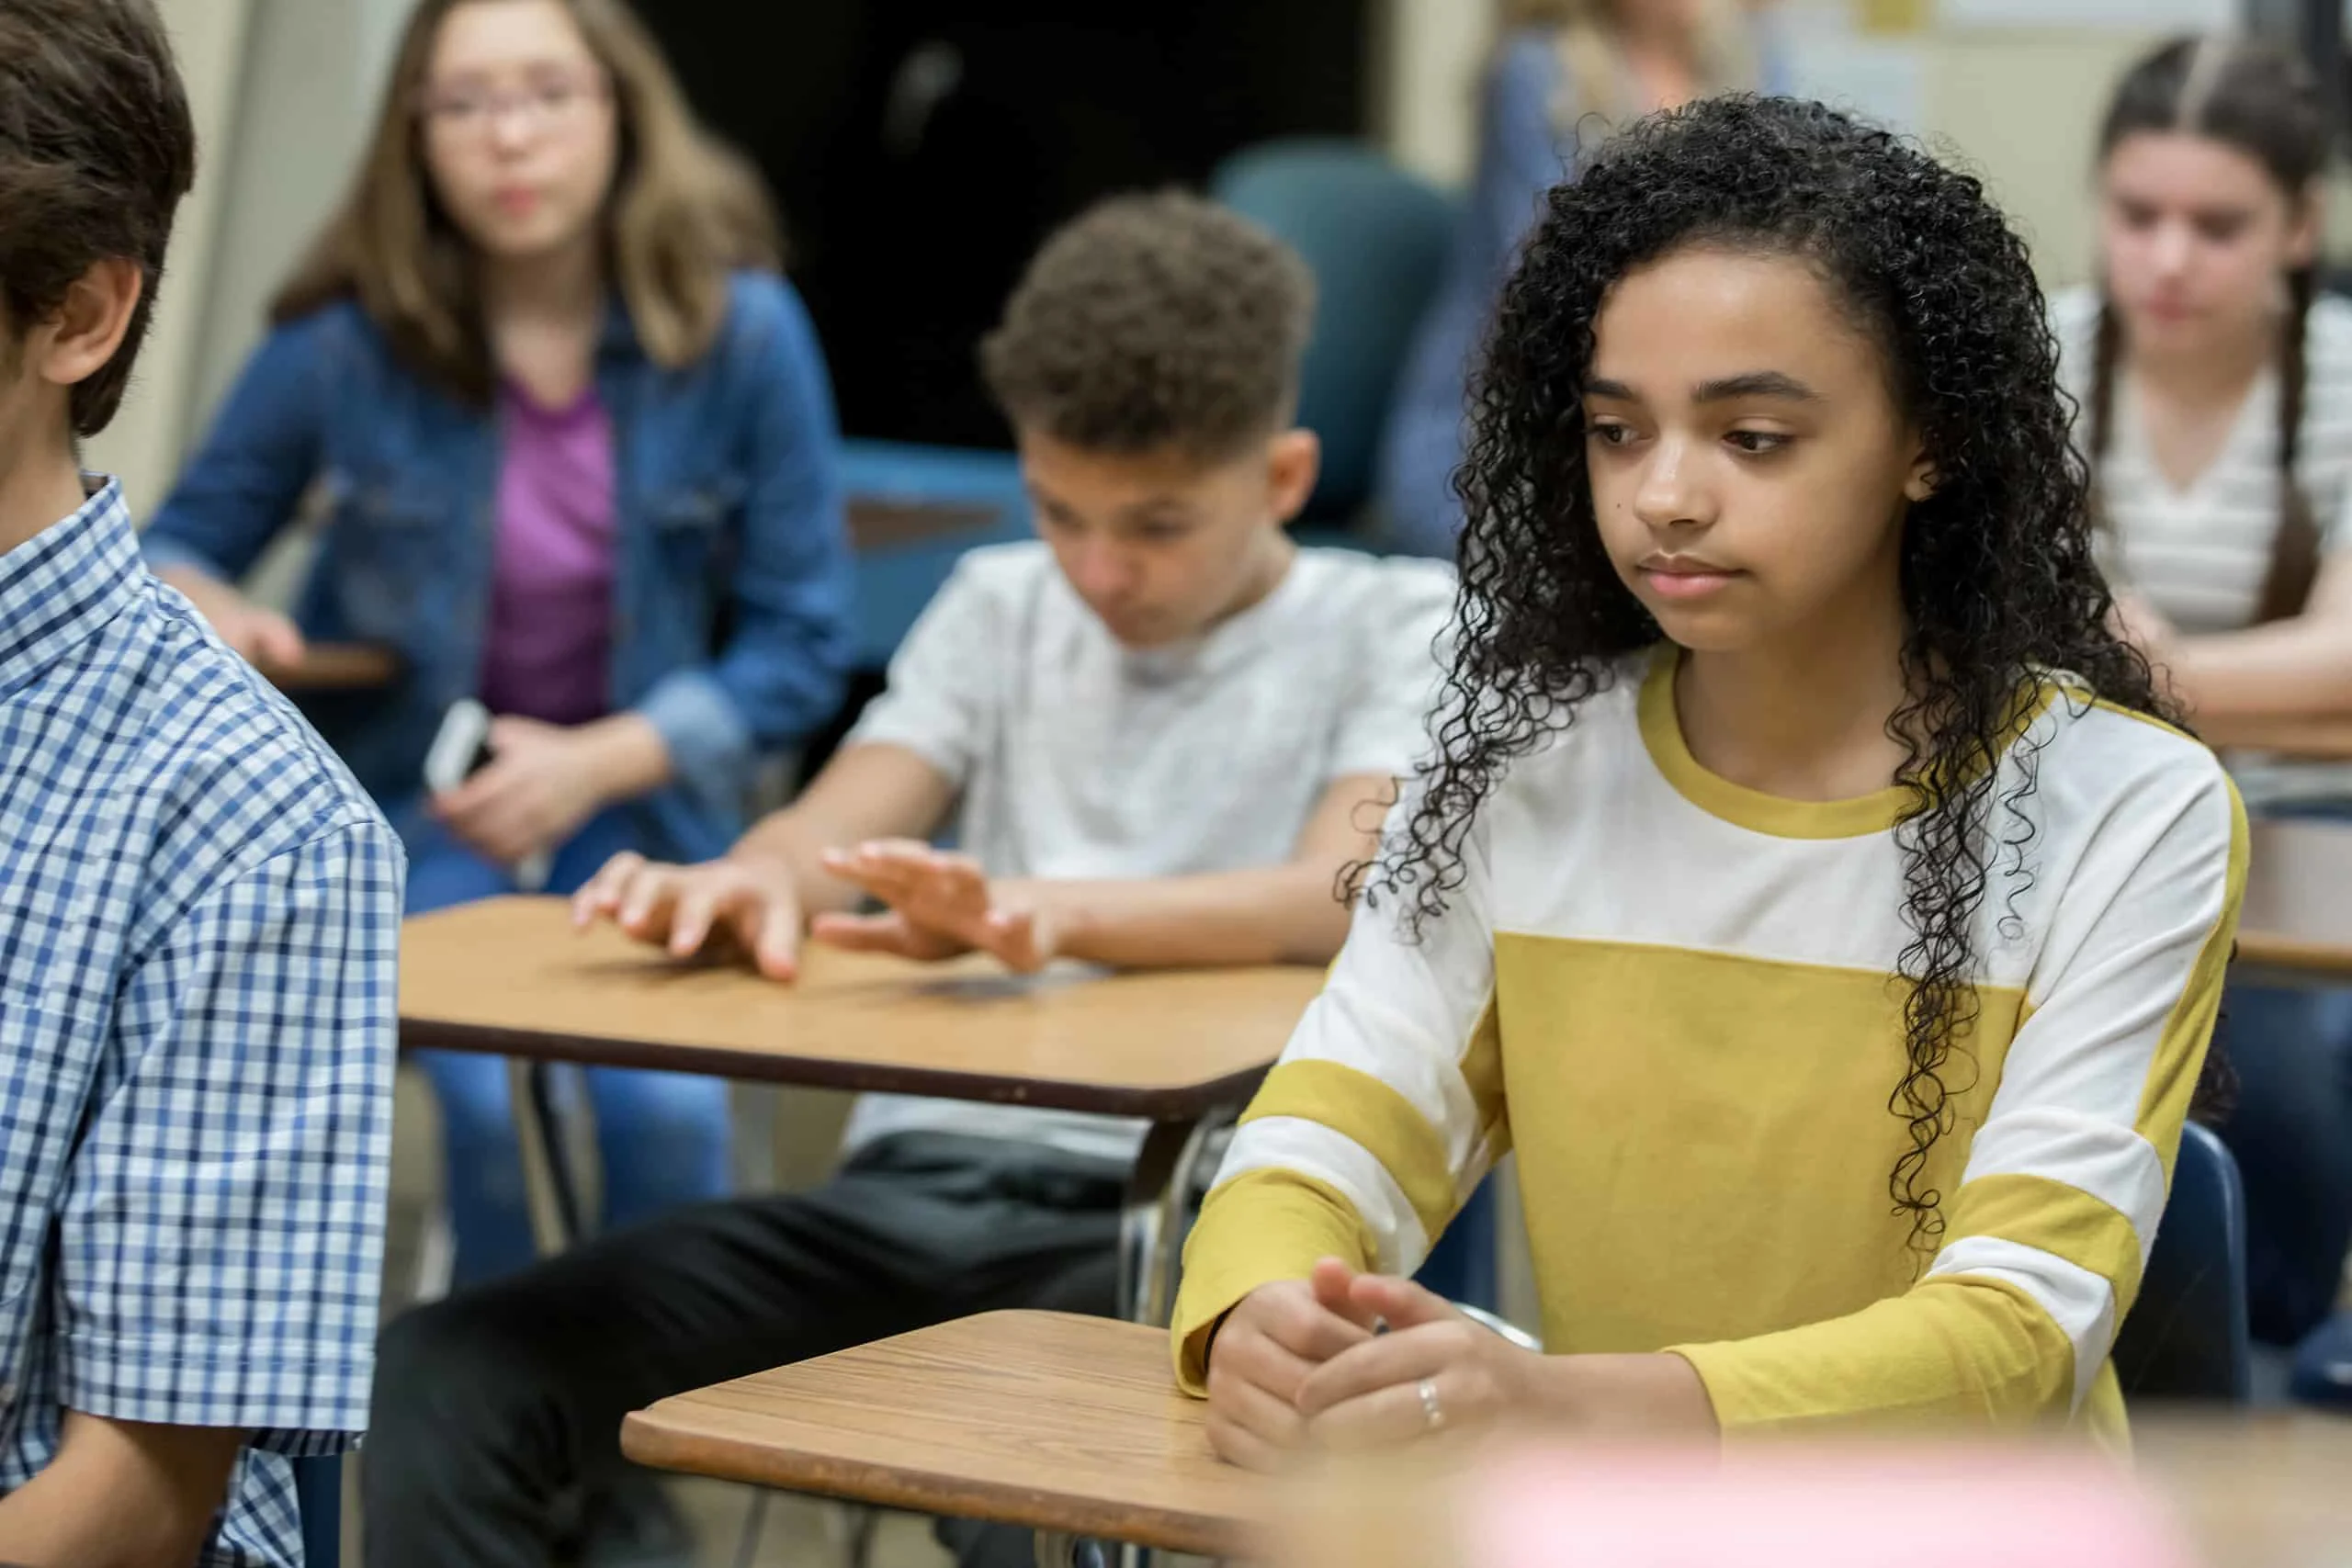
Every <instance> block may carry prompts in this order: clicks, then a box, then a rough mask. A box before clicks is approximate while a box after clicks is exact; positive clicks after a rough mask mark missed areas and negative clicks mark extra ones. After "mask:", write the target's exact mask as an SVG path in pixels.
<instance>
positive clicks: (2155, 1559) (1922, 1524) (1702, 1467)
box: [1457, 1446, 2198, 1568]
mask: <svg viewBox="0 0 2352 1568" xmlns="http://www.w3.org/2000/svg"><path fill="white" fill-rule="evenodd" d="M1461 1502H1462V1504H1463V1505H1464V1506H1463V1507H1462V1508H1461V1511H1460V1513H1459V1514H1458V1515H1457V1517H1458V1518H1459V1519H1460V1520H1461V1521H1462V1527H1463V1529H1464V1534H1465V1535H1466V1537H1467V1540H1466V1542H1465V1545H1466V1546H1467V1548H1468V1550H1467V1551H1464V1553H1463V1557H1464V1562H1469V1563H1475V1564H1478V1565H1479V1568H1783V1565H1784V1564H1785V1565H1787V1568H1799V1565H1802V1568H1887V1565H1888V1564H1890V1563H1900V1564H1901V1565H1902V1568H1993V1565H1996V1564H1997V1565H1998V1568H2193V1565H2194V1564H2195V1563H2196V1562H2197V1561H2198V1559H2197V1558H2196V1556H2195V1555H2193V1554H2192V1553H2191V1551H2189V1549H2188V1545H2187V1543H2186V1542H2185V1541H2184V1540H2182V1538H2181V1536H2180V1535H2179V1533H2178V1532H2177V1530H2176V1529H2174V1528H2173V1526H2172V1522H2171V1521H2170V1520H2169V1519H2167V1518H2166V1517H2165V1515H2164V1514H2163V1512H2161V1511H2160V1510H2159V1509H2157V1508H2156V1507H2155V1506H2154V1503H2153V1502H2152V1501H2151V1500H2150V1499H2149V1498H2148V1497H2147V1496H2146V1495H2144V1494H2143V1492H2141V1491H2140V1490H2139V1489H2138V1488H2137V1487H2135V1486H2134V1485H2133V1484H2132V1483H2131V1479H2130V1477H2129V1476H2128V1475H2127V1474H2126V1473H2124V1472H2122V1471H2121V1470H2120V1469H2119V1468H2118V1467H2117V1466H2116V1465H2115V1464H2114V1463H2112V1462H2111V1461H2105V1460H2102V1459H2100V1458H2098V1456H2096V1455H2092V1454H2078V1453H2070V1452H2065V1451H2057V1452H2053V1451H2051V1450H2041V1449H2030V1450H1998V1449H1989V1448H1988V1449H1981V1450H1979V1449H1968V1448H1955V1449H1916V1450H1915V1449H1902V1450H1879V1449H1863V1448H1857V1449H1846V1448H1830V1449H1818V1448H1807V1449H1804V1450H1798V1449H1794V1448H1792V1449H1788V1450H1774V1451H1763V1452H1754V1453H1750V1454H1747V1455H1742V1456H1738V1457H1736V1458H1732V1459H1726V1460H1717V1459H1713V1458H1702V1457H1693V1456H1691V1455H1688V1454H1683V1453H1676V1452H1658V1453H1648V1454H1622V1453H1621V1454H1596V1453H1595V1452H1593V1451H1592V1450H1589V1449H1573V1448H1566V1447H1560V1448H1554V1447H1548V1446H1544V1447H1536V1448H1532V1449H1520V1450H1510V1451H1508V1452H1504V1453H1498V1454H1497V1455H1496V1456H1495V1457H1494V1458H1493V1460H1492V1461H1491V1462H1489V1463H1487V1464H1485V1465H1482V1466H1480V1467H1479V1471H1478V1473H1477V1476H1476V1480H1475V1481H1473V1482H1471V1483H1470V1484H1469V1485H1467V1486H1466V1487H1465V1488H1464V1494H1463V1495H1462V1497H1461Z"/></svg>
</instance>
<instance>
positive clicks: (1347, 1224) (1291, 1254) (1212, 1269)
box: [1170, 1168, 1379, 1395]
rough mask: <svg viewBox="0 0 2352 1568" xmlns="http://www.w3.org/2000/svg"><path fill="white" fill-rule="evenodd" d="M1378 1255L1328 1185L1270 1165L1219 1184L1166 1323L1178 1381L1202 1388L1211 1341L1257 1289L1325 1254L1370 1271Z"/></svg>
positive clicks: (1303, 1272) (1351, 1210)
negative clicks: (1171, 1315)
mask: <svg viewBox="0 0 2352 1568" xmlns="http://www.w3.org/2000/svg"><path fill="white" fill-rule="evenodd" d="M1378 1253H1379V1249H1378V1248H1377V1247H1374V1245H1373V1239H1372V1235H1371V1232H1370V1231H1369V1230H1367V1229H1366V1228H1365V1225H1364V1223H1363V1220H1362V1219H1361V1218H1360V1217H1358V1215H1357V1213H1356V1211H1355V1207H1354V1205H1353V1204H1351V1203H1350V1202H1349V1201H1347V1200H1346V1199H1345V1198H1343V1197H1341V1196H1340V1192H1339V1190H1338V1189H1337V1188H1334V1187H1332V1186H1331V1185H1329V1183H1328V1182H1323V1181H1318V1180H1317V1179H1315V1178H1313V1177H1311V1176H1303V1175H1301V1174H1299V1173H1298V1172H1297V1171H1295V1170H1281V1169H1275V1168H1265V1169H1260V1170H1250V1171H1244V1172H1242V1173H1241V1174H1240V1175H1239V1176H1237V1177H1235V1178H1234V1179H1232V1180H1230V1181H1227V1182H1226V1183H1224V1184H1223V1185H1221V1186H1219V1187H1218V1188H1217V1189H1216V1191H1214V1192H1211V1193H1210V1194H1209V1196H1208V1201H1207V1202H1205V1203H1204V1204H1202V1205H1201V1217H1200V1221H1199V1223H1198V1224H1195V1225H1194V1226H1193V1235H1192V1237H1191V1239H1190V1240H1188V1241H1187V1242H1186V1243H1185V1244H1184V1282H1183V1284H1182V1287H1181V1288H1180V1289H1179V1290H1178V1291H1177V1292H1176V1313H1175V1317H1174V1319H1173V1321H1172V1323H1171V1325H1170V1331H1171V1337H1172V1341H1173V1347H1172V1348H1173V1351H1174V1354H1175V1358H1176V1382H1177V1384H1178V1385H1179V1386H1180V1387H1182V1389H1183V1391H1184V1392H1185V1393H1190V1394H1194V1395H1199V1394H1204V1393H1207V1392H1208V1352H1209V1340H1210V1339H1211V1337H1214V1335H1215V1333H1216V1325H1218V1323H1220V1322H1221V1321H1223V1319H1224V1317H1225V1314H1227V1313H1228V1312H1231V1311H1232V1310H1233V1309H1234V1307H1235V1306H1237V1305H1238V1304H1239V1303H1240V1301H1241V1299H1242V1298H1243V1297H1244V1296H1247V1295H1248V1294H1249V1293H1250V1292H1252V1291H1254V1290H1256V1289H1257V1288H1258V1287H1259V1286H1261V1285H1270V1284H1272V1283H1273V1282H1274V1281H1275V1280H1304V1279H1306V1277H1307V1276H1308V1275H1309V1274H1311V1273H1313V1272H1314V1271H1315V1265H1316V1264H1317V1262H1318V1261H1319V1260H1321V1259H1323V1258H1340V1259H1341V1260H1343V1261H1345V1262H1347V1263H1349V1264H1351V1265H1352V1266H1354V1267H1355V1268H1358V1269H1370V1268H1372V1267H1373V1266H1374V1261H1375V1259H1376V1258H1377V1257H1378Z"/></svg>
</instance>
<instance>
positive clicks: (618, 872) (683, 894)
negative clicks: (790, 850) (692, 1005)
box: [571, 854, 801, 980]
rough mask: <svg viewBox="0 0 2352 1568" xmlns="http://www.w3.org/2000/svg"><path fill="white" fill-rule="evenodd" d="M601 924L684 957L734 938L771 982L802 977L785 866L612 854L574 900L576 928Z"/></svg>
mask: <svg viewBox="0 0 2352 1568" xmlns="http://www.w3.org/2000/svg"><path fill="white" fill-rule="evenodd" d="M600 919H601V920H610V921H612V922H613V923H614V924H615V925H617V926H619V927H620V928H621V930H623V931H627V932H628V934H629V935H631V936H633V937H635V938H636V939H637V940H638V941H639V942H648V943H651V944H653V945H656V946H662V947H666V948H668V949H669V950H670V952H671V953H672V954H673V956H675V957H679V958H688V957H692V956H693V955H694V954H695V953H699V952H700V951H702V946H703V943H704V942H707V941H708V940H709V939H710V937H711V934H712V933H713V932H714V931H717V932H719V933H721V934H722V935H725V936H729V937H732V938H733V939H734V942H735V943H736V945H737V946H739V947H741V949H742V950H743V951H744V952H745V953H749V954H750V955H751V957H752V962H753V963H754V964H757V965H759V970H760V973H761V974H763V975H765V976H767V977H768V978H769V979H771V980H790V979H793V978H795V977H796V976H798V974H799V973H800V923H801V914H800V893H799V888H798V886H797V884H796V883H795V882H794V880H793V875H792V868H791V867H790V866H788V865H786V864H784V863H782V862H780V861H771V860H767V859H764V858H762V857H758V856H753V855H742V856H736V855H729V856H727V857H725V858H723V859H720V860H715V861H708V862H706V863H703V864H701V865H665V864H662V863H660V862H657V861H649V860H647V859H646V858H645V857H644V856H643V855H639V854H619V855H615V856H614V857H613V858H612V859H611V860H610V861H607V862H606V863H605V869H604V870H602V871H600V872H598V873H597V874H595V875H594V877H592V878H590V879H589V881H588V884H587V886H584V887H582V888H581V890H580V892H579V893H578V895H576V896H575V897H573V898H572V901H571V923H572V924H573V925H574V926H575V927H577V928H578V929H580V930H582V931H585V930H587V929H588V927H590V926H591V925H594V923H595V922H596V921H598V920H600Z"/></svg>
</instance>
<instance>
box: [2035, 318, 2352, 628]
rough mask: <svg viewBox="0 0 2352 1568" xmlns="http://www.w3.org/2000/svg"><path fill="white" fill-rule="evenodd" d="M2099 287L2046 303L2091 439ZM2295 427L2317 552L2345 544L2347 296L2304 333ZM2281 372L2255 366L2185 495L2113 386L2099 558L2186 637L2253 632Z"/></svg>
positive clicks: (2271, 491)
mask: <svg viewBox="0 0 2352 1568" xmlns="http://www.w3.org/2000/svg"><path fill="white" fill-rule="evenodd" d="M2098 310H2099V301H2098V291H2097V290H2096V289H2090V288H2072V289H2068V290H2066V291H2064V293H2061V294H2057V295H2054V296H2052V299H2051V301H2050V320H2051V327H2052V331H2053V332H2054V333H2056V334H2057V338H2058V349H2059V375H2060V379H2061V380H2062V381H2063V382H2064V385H2065V388H2066V389H2067V390H2068V391H2069V392H2071V393H2073V394H2074V395H2075V398H2076V399H2077V400H2080V402H2081V403H2082V405H2083V408H2084V414H2083V418H2084V420H2085V422H2086V425H2085V427H2084V428H2080V429H2078V430H2077V432H2076V435H2077V437H2078V439H2079V440H2080V441H2081V442H2082V444H2083V446H2084V447H2085V449H2086V450H2087V449H2088V447H2089V444H2090V432H2089V430H2088V428H2087V421H2088V419H2089V407H2090V394H2091V379H2092V369H2093V366H2094V362H2095V361H2094V355H2095V348H2096V340H2097V335H2098ZM2303 342H2304V351H2303V352H2304V364H2305V371H2304V381H2303V419H2302V431H2301V437H2300V439H2299V441H2298V444H2297V448H2296V459H2295V479H2296V481H2297V483H2298V484H2300V485H2301V487H2302V491H2303V496H2304V499H2305V500H2306V501H2307V502H2309V503H2310V505H2311V509H2312V518H2313V520H2314V521H2315V522H2316V523H2317V524H2318V525H2319V529H2320V542H2321V549H2322V550H2323V551H2324V552H2325V551H2333V550H2335V549H2339V548H2341V547H2344V546H2345V545H2346V543H2352V525H2347V523H2346V513H2347V511H2352V301H2346V300H2344V299H2336V298H2335V297H2333V296H2328V297H2324V298H2322V299H2318V300H2316V301H2314V302H2313V303H2312V310H2311V315H2310V317H2309V319H2308V321H2307V324H2306V327H2305V331H2304V339H2303ZM2278 392H2279V388H2278V372H2277V370H2276V369H2275V368H2269V369H2266V370H2264V371H2263V373H2262V374H2261V376H2260V377H2258V378H2256V381H2255V383H2254V386H2253V387H2252V389H2250V390H2249V391H2248V392H2247V394H2246V399H2245V404H2244V405H2243V406H2242V407H2240V409H2239V410H2238V416H2237V420H2236V422H2235V423H2233V425H2232V426H2231V428H2230V434H2229V435H2228V437H2227V438H2226V439H2225V440H2224V441H2223V442H2222V448H2221V450H2220V451H2219V452H2218V453H2216V454H2215V456H2214V457H2213V460H2212V462H2211V463H2210V464H2208V465H2207V467H2206V469H2205V471H2204V472H2203V473H2201V474H2199V476H2198V477H2197V479H2195V481H2194V482H2192V483H2191V484H2190V485H2189V486H2188V488H2187V489H2186V490H2177V489H2175V488H2174V487H2173V484H2172V481H2171V480H2169V479H2165V476H2164V472H2163V470H2162V469H2160V468H2157V467H2156V464H2155V461H2154V457H2153V456H2152V455H2151V454H2150V452H2149V450H2148V446H2147V433H2146V427H2145V425H2144V424H2143V422H2142V420H2141V418H2140V412H2139V409H2138V406H2137V400H2135V399H2134V398H2133V396H2132V394H2131V384H2130V382H2129V380H2128V379H2125V380H2121V381H2120V382H2119V383H2118V385H2117V386H2116V388H2115V401H2114V406H2113V408H2112V410H2111V412H2110V415H2109V424H2108V443H2107V454H2106V457H2105V458H2104V459H2103V460H2102V461H2101V463H2100V464H2099V475H2098V478H2099V499H2100V502H2101V504H2102V505H2103V506H2104V508H2105V510H2106V513H2107V524H2108V534H2107V536H2106V538H2105V539H2104V541H2103V543H2102V557H2101V558H2102V561H2103V564H2104V565H2105V566H2106V568H2107V570H2108V575H2109V579H2110V580H2111V581H2114V582H2115V583H2116V584H2117V585H2118V586H2119V587H2129V588H2131V589H2133V590H2135V591H2137V592H2140V593H2143V594H2144V595H2146V597H2147V598H2148V600H2149V601H2150V602H2151V603H2152V604H2154V605H2155V607H2156V608H2157V609H2158V610H2159V611H2161V612H2162V613H2163V614H2164V615H2165V618H2166V619H2167V620H2169V621H2171V622H2172V623H2173V624H2174V625H2175V626H2179V627H2180V628H2181V629H2182V630H2183V631H2188V632H2222V631H2236V630H2238V629H2239V628H2241V627H2244V626H2248V625H2250V624H2252V622H2253V620H2254V617H2255V615H2256V612H2257V611H2258V610H2259V609H2260V607H2261V600H2262V586H2263V583H2264V581H2265V580H2266V579H2267V577H2268V575H2269V571H2270V554H2271V543H2272V541H2273V540H2274V539H2275V538H2276V537H2277V536H2278Z"/></svg>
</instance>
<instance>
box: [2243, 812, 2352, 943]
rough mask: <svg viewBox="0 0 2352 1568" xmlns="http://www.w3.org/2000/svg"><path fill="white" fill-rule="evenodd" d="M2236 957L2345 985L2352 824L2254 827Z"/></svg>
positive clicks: (2350, 935)
mask: <svg viewBox="0 0 2352 1568" xmlns="http://www.w3.org/2000/svg"><path fill="white" fill-rule="evenodd" d="M2238 958H2239V961H2240V962H2241V963H2244V964H2255V965H2259V966H2261V967H2263V968H2266V969H2272V970H2289V971H2295V972H2298V973H2301V974H2307V975H2312V976H2340V977H2344V978H2346V979H2352V823H2340V822H2310V821H2303V822H2297V821H2269V822H2257V823H2256V824H2255V825H2254V843H2253V862H2252V864H2251V865H2250V866H2249V867H2248V869H2247V873H2246V888H2245V913H2244V914H2243V916H2242V917H2241V918H2240V919H2239V923H2238Z"/></svg>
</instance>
